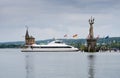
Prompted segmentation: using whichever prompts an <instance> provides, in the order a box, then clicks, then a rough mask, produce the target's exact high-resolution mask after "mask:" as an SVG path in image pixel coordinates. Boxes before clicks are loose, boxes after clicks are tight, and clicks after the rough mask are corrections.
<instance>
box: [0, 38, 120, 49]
mask: <svg viewBox="0 0 120 78" xmlns="http://www.w3.org/2000/svg"><path fill="white" fill-rule="evenodd" d="M59 40H62V41H63V42H64V43H66V44H68V45H72V46H75V47H78V48H79V47H80V45H85V44H86V39H59ZM51 41H53V39H47V40H38V41H36V43H37V44H48V43H49V42H51ZM97 43H98V44H99V45H102V44H112V43H115V44H117V46H118V47H120V37H111V38H107V39H105V38H99V39H98V40H97ZM24 44H25V43H24V41H17V42H2V43H0V48H20V47H22V46H24Z"/></svg>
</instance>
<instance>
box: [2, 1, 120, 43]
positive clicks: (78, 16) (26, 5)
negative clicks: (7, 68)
mask: <svg viewBox="0 0 120 78" xmlns="http://www.w3.org/2000/svg"><path fill="white" fill-rule="evenodd" d="M91 16H93V17H94V18H95V23H94V36H95V37H96V36H97V35H99V36H100V37H104V36H106V35H109V36H110V37H120V0H0V42H6V41H24V35H25V31H26V28H25V25H27V26H28V27H29V33H30V35H32V36H34V37H35V38H36V40H43V39H51V38H53V37H55V38H63V36H64V35H65V34H67V35H68V38H72V35H73V34H78V38H86V37H87V35H88V30H89V23H88V20H89V18H90V17H91Z"/></svg>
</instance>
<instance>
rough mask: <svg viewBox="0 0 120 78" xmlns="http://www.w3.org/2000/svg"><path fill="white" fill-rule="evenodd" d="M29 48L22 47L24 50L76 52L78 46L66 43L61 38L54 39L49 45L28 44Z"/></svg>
mask: <svg viewBox="0 0 120 78" xmlns="http://www.w3.org/2000/svg"><path fill="white" fill-rule="evenodd" d="M26 46H27V48H24V49H22V52H75V51H78V48H75V47H73V46H70V45H66V44H65V43H63V42H62V41H60V40H54V41H52V42H50V43H48V44H47V45H38V44H32V45H26Z"/></svg>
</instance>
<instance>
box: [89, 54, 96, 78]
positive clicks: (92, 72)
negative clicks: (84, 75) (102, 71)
mask: <svg viewBox="0 0 120 78" xmlns="http://www.w3.org/2000/svg"><path fill="white" fill-rule="evenodd" d="M88 61H89V62H88V63H89V64H88V67H89V68H88V69H89V70H88V78H94V75H95V67H94V65H95V55H88Z"/></svg>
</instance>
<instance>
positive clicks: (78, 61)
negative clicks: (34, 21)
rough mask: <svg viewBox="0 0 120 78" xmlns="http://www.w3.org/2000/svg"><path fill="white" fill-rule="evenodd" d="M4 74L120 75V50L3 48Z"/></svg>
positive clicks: (38, 77)
mask: <svg viewBox="0 0 120 78" xmlns="http://www.w3.org/2000/svg"><path fill="white" fill-rule="evenodd" d="M0 78H120V53H119V52H111V53H110V52H108V53H105V52H103V53H83V52H34V53H32V52H28V53H25V52H21V51H20V49H0Z"/></svg>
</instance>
